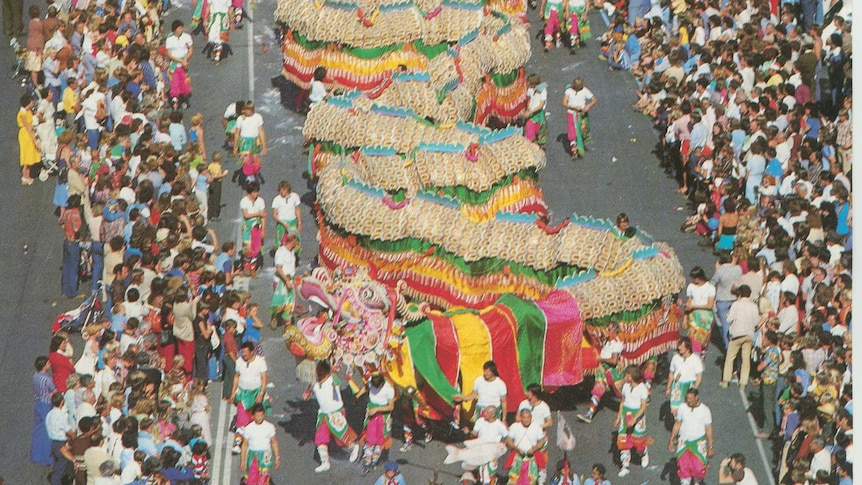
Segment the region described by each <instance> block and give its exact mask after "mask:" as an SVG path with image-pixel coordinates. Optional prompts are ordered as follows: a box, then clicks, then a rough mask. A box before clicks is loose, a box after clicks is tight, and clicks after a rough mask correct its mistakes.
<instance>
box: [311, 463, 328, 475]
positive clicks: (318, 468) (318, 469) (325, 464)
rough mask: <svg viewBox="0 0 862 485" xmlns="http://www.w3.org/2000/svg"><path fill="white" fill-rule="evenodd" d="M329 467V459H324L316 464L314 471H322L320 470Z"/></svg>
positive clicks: (325, 469)
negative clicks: (318, 464)
mask: <svg viewBox="0 0 862 485" xmlns="http://www.w3.org/2000/svg"><path fill="white" fill-rule="evenodd" d="M329 468H330V465H329V460H326V461H324V462H323V463H321V464H320V466H318V467H317V468H315V469H314V473H322V472H325V471H327V470H329Z"/></svg>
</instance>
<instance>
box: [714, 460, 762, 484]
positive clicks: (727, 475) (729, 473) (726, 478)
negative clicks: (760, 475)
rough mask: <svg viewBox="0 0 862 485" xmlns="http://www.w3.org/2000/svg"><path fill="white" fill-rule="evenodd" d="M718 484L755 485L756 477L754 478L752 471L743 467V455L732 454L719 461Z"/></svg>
mask: <svg viewBox="0 0 862 485" xmlns="http://www.w3.org/2000/svg"><path fill="white" fill-rule="evenodd" d="M718 483H736V484H737V485H757V477H755V476H754V470H752V469H751V468H748V467H747V466H745V455H743V454H742V453H734V454H732V455H730V456H729V457H727V458H725V459H723V460H721V464H720V465H719V467H718Z"/></svg>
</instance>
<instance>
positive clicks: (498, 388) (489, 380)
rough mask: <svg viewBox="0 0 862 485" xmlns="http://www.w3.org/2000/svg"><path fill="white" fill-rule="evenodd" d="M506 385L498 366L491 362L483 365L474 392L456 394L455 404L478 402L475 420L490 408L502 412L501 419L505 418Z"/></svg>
mask: <svg viewBox="0 0 862 485" xmlns="http://www.w3.org/2000/svg"><path fill="white" fill-rule="evenodd" d="M507 394H508V390H507V389H506V383H505V382H503V379H500V372H499V371H498V370H497V364H495V363H494V361H493V360H489V361H488V362H485V363H484V364H483V365H482V375H481V376H479V377H477V378H476V380H475V381H473V390H472V391H471V392H470V393H469V394H456V395H454V396H452V400H453V401H455V402H465V401H467V402H469V401H474V400H475V401H476V403H475V411H474V413H473V416H474V418H478V417H479V416H481V414H482V410H483V409H485V408H486V407H488V406H494V407H496V408H498V409H499V410H500V417H501V418H502V417H505V416H506V413H507V407H506V395H507Z"/></svg>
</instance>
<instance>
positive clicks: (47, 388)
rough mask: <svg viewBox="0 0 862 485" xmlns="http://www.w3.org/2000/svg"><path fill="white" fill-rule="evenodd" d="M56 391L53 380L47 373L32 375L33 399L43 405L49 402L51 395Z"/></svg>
mask: <svg viewBox="0 0 862 485" xmlns="http://www.w3.org/2000/svg"><path fill="white" fill-rule="evenodd" d="M56 390H57V386H55V385H54V380H53V379H51V376H50V375H48V373H47V372H41V371H40V372H37V373H35V374H33V399H35V400H36V401H41V402H45V403H50V402H51V394H52V393H53V392H55V391H56Z"/></svg>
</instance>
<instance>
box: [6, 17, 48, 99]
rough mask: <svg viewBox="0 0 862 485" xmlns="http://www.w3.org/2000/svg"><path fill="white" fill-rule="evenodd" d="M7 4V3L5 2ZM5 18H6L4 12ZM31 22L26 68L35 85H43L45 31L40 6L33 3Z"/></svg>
mask: <svg viewBox="0 0 862 485" xmlns="http://www.w3.org/2000/svg"><path fill="white" fill-rule="evenodd" d="M4 5H5V3H4ZM3 13H4V15H3V18H4V19H5V18H6V15H5V13H6V12H3ZM28 13H29V14H30V22H29V23H28V24H27V57H26V58H25V59H24V69H25V70H27V71H29V72H30V80H31V81H32V82H33V86H41V83H39V72H41V71H42V49H43V48H44V47H45V31H44V29H43V28H42V21H41V20H40V19H39V17H40V14H39V7H38V6H36V5H31V6H30V9H29V11H28Z"/></svg>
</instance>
